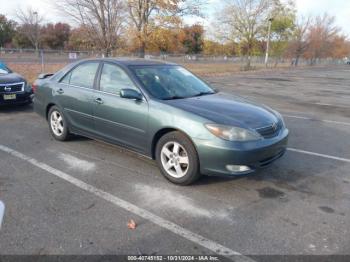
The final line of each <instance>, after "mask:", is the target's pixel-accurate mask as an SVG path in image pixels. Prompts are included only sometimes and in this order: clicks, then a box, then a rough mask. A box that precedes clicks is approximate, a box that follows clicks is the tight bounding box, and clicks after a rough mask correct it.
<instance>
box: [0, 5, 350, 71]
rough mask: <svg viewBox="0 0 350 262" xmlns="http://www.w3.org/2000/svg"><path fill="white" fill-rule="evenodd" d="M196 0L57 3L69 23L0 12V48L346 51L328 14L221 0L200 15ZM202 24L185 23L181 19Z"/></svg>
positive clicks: (295, 55)
mask: <svg viewBox="0 0 350 262" xmlns="http://www.w3.org/2000/svg"><path fill="white" fill-rule="evenodd" d="M205 5H206V3H205V2H204V0H57V1H56V8H55V9H56V10H61V12H62V14H63V15H65V16H66V17H69V18H70V19H71V20H73V21H74V23H73V24H74V25H75V26H73V27H72V26H70V25H69V24H67V23H64V22H61V23H56V24H52V23H44V21H45V19H44V17H43V16H42V15H41V14H38V13H37V12H35V11H34V10H32V9H27V10H18V12H17V14H18V15H17V19H16V21H17V22H15V21H13V20H11V19H8V18H7V17H5V16H4V15H0V46H1V47H15V48H35V49H39V48H45V49H61V50H63V49H66V50H98V51H102V52H103V54H104V55H105V56H110V55H118V54H128V53H138V54H139V56H140V57H144V56H145V53H157V54H159V53H161V54H162V53H164V54H166V53H181V54H184V53H186V54H204V55H220V56H244V57H246V61H247V66H248V67H249V66H250V61H251V57H253V56H262V55H264V54H265V52H266V49H267V46H268V42H269V43H270V45H269V47H270V48H269V49H270V50H269V51H270V52H269V53H270V56H272V57H273V59H274V61H275V63H278V61H279V60H280V59H281V58H286V57H287V58H291V59H293V60H292V61H293V64H295V65H298V63H299V59H300V58H305V59H309V61H310V63H316V62H317V60H318V59H322V58H344V57H347V56H349V55H350V44H349V40H348V38H347V36H345V35H343V34H342V33H341V28H339V27H337V26H336V23H335V18H334V17H333V16H330V15H328V14H324V15H321V16H316V17H311V16H309V17H298V16H297V10H296V7H295V3H294V1H292V0H289V1H285V0H227V1H225V2H224V3H221V4H219V5H218V6H217V7H216V9H217V10H218V11H217V13H215V14H214V16H213V17H212V18H211V19H209V18H208V17H205V14H204V13H203V11H202V10H204V9H203V8H204V7H205ZM188 16H199V17H203V18H205V19H207V20H208V21H209V24H210V26H209V27H208V28H204V27H203V26H202V25H200V24H194V25H191V26H188V25H186V24H185V21H186V17H188Z"/></svg>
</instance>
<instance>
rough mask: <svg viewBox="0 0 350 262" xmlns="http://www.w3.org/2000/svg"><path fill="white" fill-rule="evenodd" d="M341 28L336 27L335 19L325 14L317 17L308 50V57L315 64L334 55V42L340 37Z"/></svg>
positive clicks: (309, 39)
mask: <svg viewBox="0 0 350 262" xmlns="http://www.w3.org/2000/svg"><path fill="white" fill-rule="evenodd" d="M339 32H340V28H339V27H337V26H336V25H335V17H334V16H329V15H328V14H324V15H323V16H317V17H316V18H315V20H314V23H312V24H311V26H310V28H309V32H308V35H307V41H308V48H307V50H306V54H305V55H306V57H307V58H309V59H310V60H311V64H312V65H313V64H315V63H316V61H317V59H320V58H327V57H330V56H331V55H332V49H333V48H334V47H333V41H334V40H335V38H336V37H337V36H338V34H339Z"/></svg>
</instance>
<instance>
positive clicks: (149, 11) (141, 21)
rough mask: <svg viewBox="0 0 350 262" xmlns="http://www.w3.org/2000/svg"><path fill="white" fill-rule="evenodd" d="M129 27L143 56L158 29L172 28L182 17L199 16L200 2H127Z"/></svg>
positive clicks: (138, 0) (174, 0)
mask: <svg viewBox="0 0 350 262" xmlns="http://www.w3.org/2000/svg"><path fill="white" fill-rule="evenodd" d="M127 2H128V4H127V6H128V11H129V15H130V20H131V25H132V28H133V31H134V33H135V35H136V38H137V40H138V42H139V56H140V57H144V56H145V50H146V47H147V45H148V42H149V37H150V35H151V34H152V32H153V31H154V30H156V29H157V28H159V27H163V28H164V27H173V26H174V25H177V24H179V23H180V21H181V17H182V16H184V15H190V14H191V15H199V14H200V6H201V5H202V1H201V0H128V1H127Z"/></svg>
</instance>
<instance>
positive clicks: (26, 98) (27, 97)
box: [0, 92, 34, 105]
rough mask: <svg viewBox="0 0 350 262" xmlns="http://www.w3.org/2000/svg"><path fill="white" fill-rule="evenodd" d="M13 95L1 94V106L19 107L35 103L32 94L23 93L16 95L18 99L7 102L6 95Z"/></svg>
mask: <svg viewBox="0 0 350 262" xmlns="http://www.w3.org/2000/svg"><path fill="white" fill-rule="evenodd" d="M11 94H12V93H0V105H19V104H27V103H31V102H32V101H33V96H34V95H33V93H32V92H23V93H14V94H15V95H16V99H11V100H5V99H4V95H11Z"/></svg>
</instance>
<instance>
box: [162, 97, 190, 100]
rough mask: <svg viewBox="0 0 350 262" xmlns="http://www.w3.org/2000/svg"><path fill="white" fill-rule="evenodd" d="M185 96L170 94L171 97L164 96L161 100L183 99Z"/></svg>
mask: <svg viewBox="0 0 350 262" xmlns="http://www.w3.org/2000/svg"><path fill="white" fill-rule="evenodd" d="M184 98H185V97H183V96H171V97H166V98H163V100H175V99H184Z"/></svg>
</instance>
